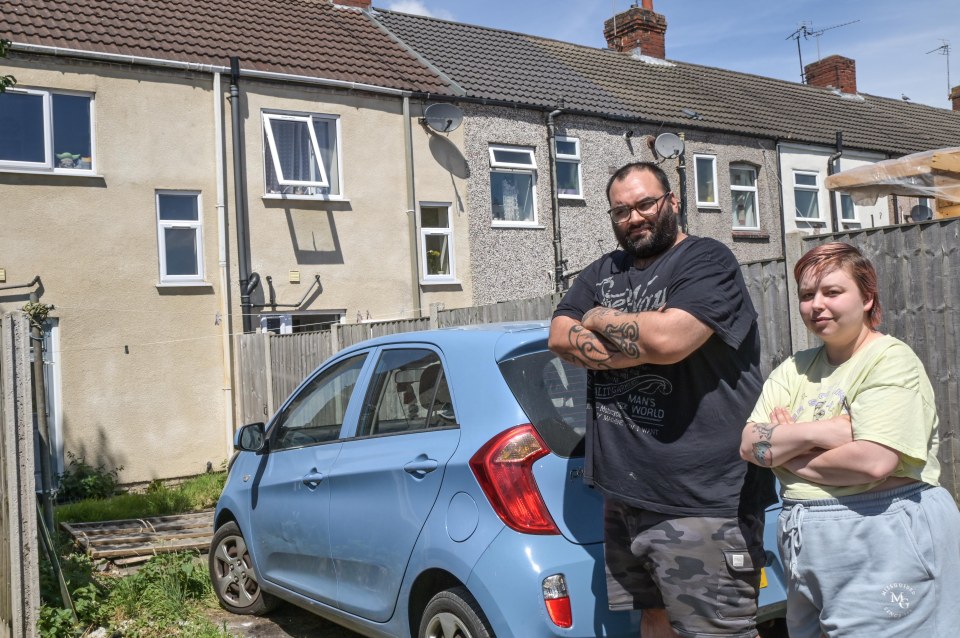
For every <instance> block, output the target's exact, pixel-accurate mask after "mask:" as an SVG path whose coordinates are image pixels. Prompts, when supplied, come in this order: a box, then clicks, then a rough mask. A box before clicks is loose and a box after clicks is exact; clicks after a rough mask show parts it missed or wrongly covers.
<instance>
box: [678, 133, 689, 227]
mask: <svg viewBox="0 0 960 638" xmlns="http://www.w3.org/2000/svg"><path fill="white" fill-rule="evenodd" d="M679 137H680V156H679V158H678V160H677V174H678V175H679V176H680V230H682V231H683V232H685V233H686V232H689V231H688V229H687V159H686V157H687V155H686V154H687V151H686V139H687V135H686V133H684V132H682V131H681V133H680V135H679Z"/></svg>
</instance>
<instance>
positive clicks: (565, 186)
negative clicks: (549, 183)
mask: <svg viewBox="0 0 960 638" xmlns="http://www.w3.org/2000/svg"><path fill="white" fill-rule="evenodd" d="M556 151H557V197H559V198H560V199H583V180H582V179H581V176H580V140H578V139H577V138H575V137H562V136H560V135H558V136H557V137H556Z"/></svg>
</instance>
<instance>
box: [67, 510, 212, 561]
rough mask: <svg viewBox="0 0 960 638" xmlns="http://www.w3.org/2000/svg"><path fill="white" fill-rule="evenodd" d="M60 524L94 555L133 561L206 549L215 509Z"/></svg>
mask: <svg viewBox="0 0 960 638" xmlns="http://www.w3.org/2000/svg"><path fill="white" fill-rule="evenodd" d="M60 527H62V528H63V529H64V530H65V531H66V532H67V533H69V534H70V535H71V536H72V537H73V538H74V540H75V541H76V542H77V544H78V545H80V546H81V547H82V548H83V550H84V551H85V552H86V553H87V555H88V556H90V557H91V558H106V559H111V560H113V561H114V562H117V563H130V562H138V561H141V560H146V559H148V558H150V557H151V556H153V555H155V554H165V553H170V552H183V551H189V550H196V551H200V552H206V551H207V550H208V549H209V547H210V540H211V539H212V538H213V510H205V511H202V512H195V513H192V514H178V515H174V516H154V517H151V518H140V519H132V520H123V521H103V522H100V523H61V524H60Z"/></svg>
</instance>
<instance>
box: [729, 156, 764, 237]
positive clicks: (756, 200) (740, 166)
mask: <svg viewBox="0 0 960 638" xmlns="http://www.w3.org/2000/svg"><path fill="white" fill-rule="evenodd" d="M734 169H737V170H744V169H749V170H751V171H753V186H745V185H742V184H734V183H733V179H732V177H731V179H730V193H731V200H732V201H736V198H734V197H733V193H734V192H745V193H753V208H754V211H755V213H756V216H757V223H756V225H755V226H741V225H739V224H738V223H737V217H736V215H737V211H736V210H732V211H731V215H730V224H731V226H732V227H733V230H760V196H759V191H758V189H757V182H758V181H759V180H760V171H758V170H757V167H756V166H754V165H753V164H747V163H746V162H731V163H730V168H729V170H728V173H729V171H732V170H734Z"/></svg>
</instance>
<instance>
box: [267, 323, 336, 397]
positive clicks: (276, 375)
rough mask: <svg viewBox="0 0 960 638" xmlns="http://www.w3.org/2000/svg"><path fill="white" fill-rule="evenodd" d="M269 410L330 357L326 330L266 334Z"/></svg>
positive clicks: (328, 338)
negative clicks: (271, 400)
mask: <svg viewBox="0 0 960 638" xmlns="http://www.w3.org/2000/svg"><path fill="white" fill-rule="evenodd" d="M268 338H269V340H270V367H271V369H272V370H273V374H272V382H273V384H272V392H273V405H274V408H273V410H274V411H275V410H277V409H279V408H280V405H281V404H282V403H283V402H284V401H286V399H287V397H289V396H290V394H291V393H292V392H293V391H294V390H295V389H296V388H297V386H298V385H300V383H301V382H302V381H303V380H304V379H305V378H307V375H309V374H310V373H311V372H313V371H314V370H315V369H316V367H317V366H318V365H320V364H321V363H322V362H323V361H324V360H325V359H326V358H327V357H329V356H330V355H331V354H333V353H332V352H331V350H332V348H331V347H330V331H329V330H322V331H320V332H305V333H302V334H291V335H269V337H268Z"/></svg>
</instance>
